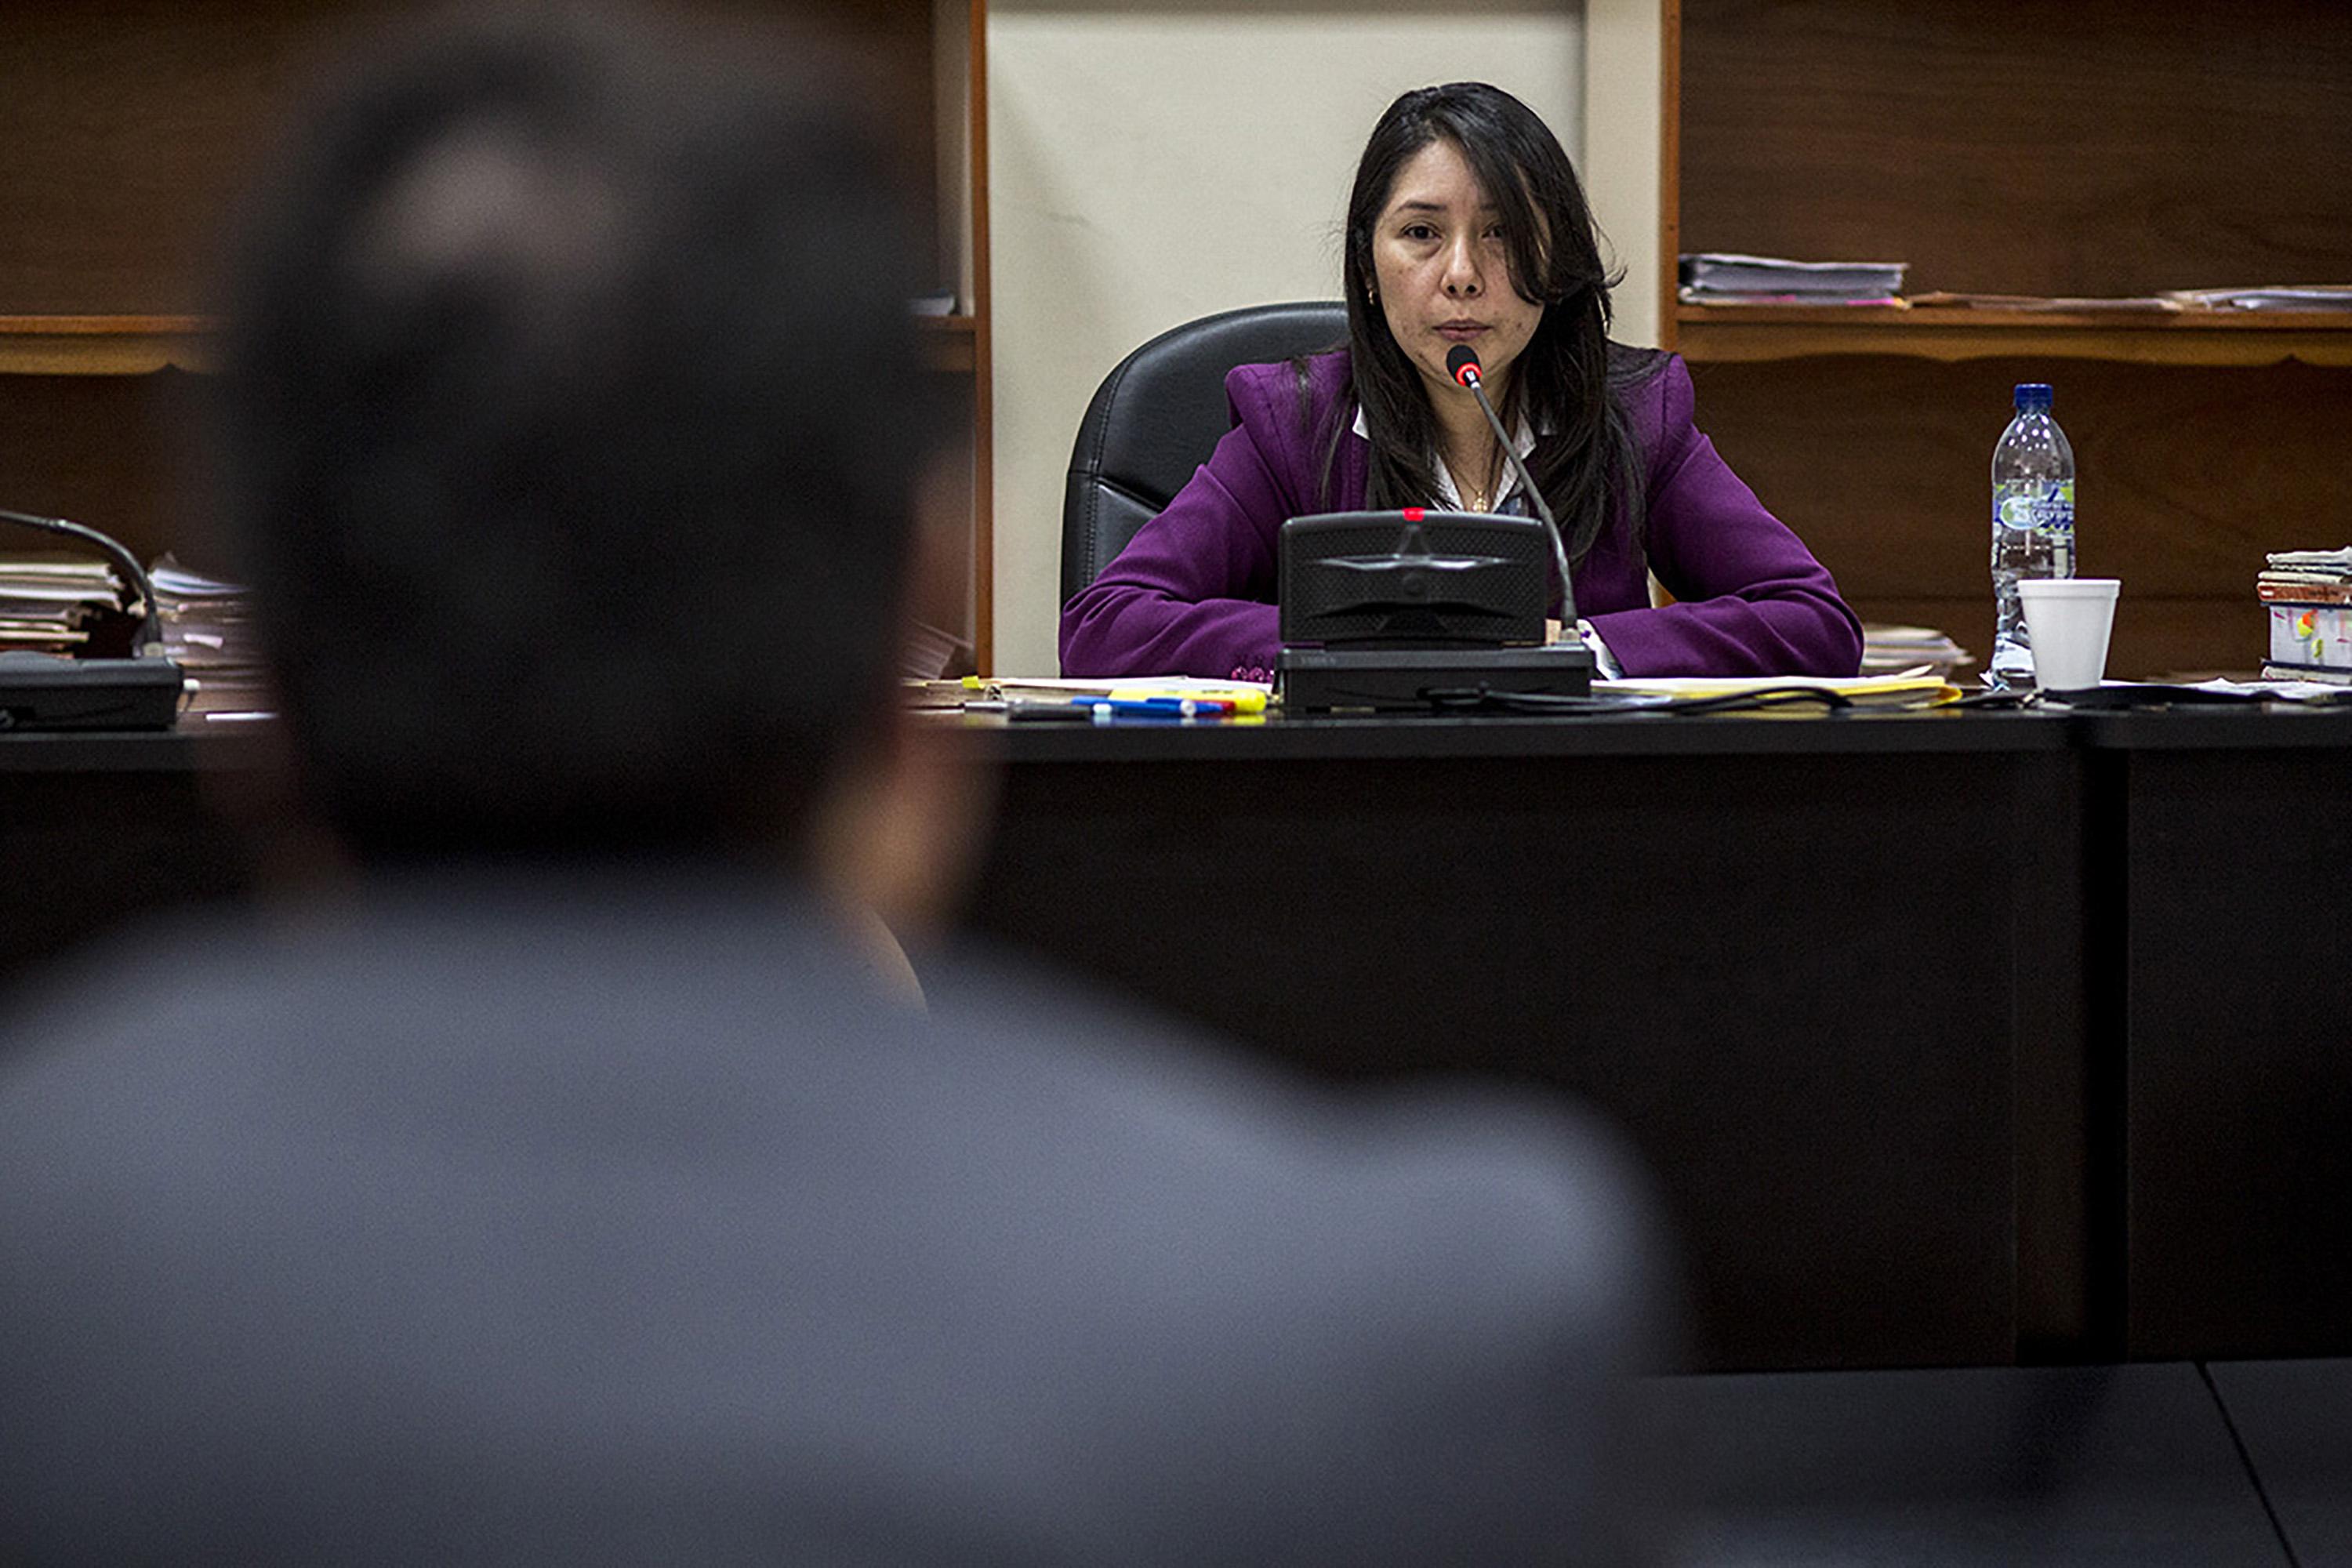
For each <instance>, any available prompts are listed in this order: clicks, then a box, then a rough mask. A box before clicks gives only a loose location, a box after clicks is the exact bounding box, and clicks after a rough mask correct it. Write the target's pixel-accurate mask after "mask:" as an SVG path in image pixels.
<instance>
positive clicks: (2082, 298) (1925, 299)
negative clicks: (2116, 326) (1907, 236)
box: [1910, 289, 2189, 316]
mask: <svg viewBox="0 0 2352 1568" xmlns="http://www.w3.org/2000/svg"><path fill="white" fill-rule="evenodd" d="M1910 300H1911V308H1912V309H1913V310H2026V311H2037V312H2050V313H2062V312H2064V313H2075V314H2082V313H2090V312H2099V313H2111V314H2116V315H2126V316H2131V315H2145V316H2177V315H2179V313H2180V312H2181V311H2183V310H2187V309H2189V307H2188V306H2187V305H2186V304H2184V303H2182V302H2181V301H2180V300H2178V299H2175V298H2173V297H2172V296H2170V295H2168V294H2092V295H2082V294H1955V293H1952V292H1951V291H1949V290H1948V289H1937V290H1936V291H1935V292H1933V293H1931V294H1914V295H1912V296H1911V297H1910Z"/></svg>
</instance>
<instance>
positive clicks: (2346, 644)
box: [2254, 547, 2352, 682]
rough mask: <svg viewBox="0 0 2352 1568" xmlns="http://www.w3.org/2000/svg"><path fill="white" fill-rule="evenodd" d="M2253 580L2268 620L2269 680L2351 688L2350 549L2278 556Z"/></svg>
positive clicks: (2279, 553) (2282, 552)
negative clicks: (2321, 682) (2345, 684)
mask: <svg viewBox="0 0 2352 1568" xmlns="http://www.w3.org/2000/svg"><path fill="white" fill-rule="evenodd" d="M2264 560H2266V561H2267V562H2268V563H2269V564H2268V565H2267V566H2266V567H2265V568H2264V569H2263V572H2262V573H2261V574H2259V575H2258V576H2256V577H2255V579H2254V597H2255V598H2257V599H2259V600H2261V601H2262V604H2263V607H2264V609H2265V610H2266V612H2267V613H2268V615H2269V617H2270V654H2269V659H2268V662H2267V663H2265V664H2264V665H2263V675H2264V676H2265V677H2270V678H2274V679H2288V680H2325V681H2338V682H2352V547H2347V548H2345V549H2342V550H2279V551H2273V552H2272V553H2271V554H2269V555H2268V556H2266V557H2264Z"/></svg>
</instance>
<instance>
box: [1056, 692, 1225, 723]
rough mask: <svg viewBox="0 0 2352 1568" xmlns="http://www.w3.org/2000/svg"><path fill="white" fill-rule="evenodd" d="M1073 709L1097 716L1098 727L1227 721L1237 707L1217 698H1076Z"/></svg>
mask: <svg viewBox="0 0 2352 1568" xmlns="http://www.w3.org/2000/svg"><path fill="white" fill-rule="evenodd" d="M1070 706H1071V707H1073V708H1076V709H1081V710H1085V711H1087V712H1088V713H1091V714H1093V715H1094V721H1095V722H1096V723H1097V724H1108V723H1109V722H1111V721H1113V720H1118V719H1161V720H1166V719H1175V720H1180V721H1181V720H1185V719H1223V718H1224V717H1225V716H1226V715H1227V714H1229V713H1231V712H1233V711H1234V707H1233V704H1232V703H1230V702H1226V701H1223V700H1220V699H1217V698H1213V697H1073V698H1071V699H1070Z"/></svg>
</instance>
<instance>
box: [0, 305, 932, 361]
mask: <svg viewBox="0 0 2352 1568" xmlns="http://www.w3.org/2000/svg"><path fill="white" fill-rule="evenodd" d="M921 327H922V333H923V339H924V344H925V347H926V349H927V350H928V352H929V356H930V362H931V367H932V368H933V369H934V370H938V371H940V372H942V373H945V374H966V375H968V374H971V372H972V369H973V366H974V365H975V363H977V357H976V350H975V346H974V345H975V342H976V340H977V338H978V334H979V324H978V322H977V321H975V320H974V319H973V318H972V317H970V316H926V317H923V318H922V319H921ZM213 331H214V326H213V322H212V321H210V320H209V319H208V318H205V317H203V316H0V375H145V374H148V373H149V372H151V371H158V370H162V369H163V368H164V367H166V366H176V367H178V368H179V369H181V370H204V369H205V368H207V366H208V364H209V363H210V359H209V353H208V351H209V349H210V347H211V337H212V333H213Z"/></svg>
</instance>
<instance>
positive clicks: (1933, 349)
mask: <svg viewBox="0 0 2352 1568" xmlns="http://www.w3.org/2000/svg"><path fill="white" fill-rule="evenodd" d="M1675 327H1676V331H1675V347H1676V348H1677V349H1678V350H1679V351H1680V352H1681V353H1682V354H1683V356H1684V357H1685V359H1689V360H1693V361H1696V362H1701V363H1741V362H1745V363H1761V362H1766V361H1772V360H1788V359H1803V358H1809V357H1813V356H1817V355H1824V354H1890V355H1898V356H1908V357H1912V358H1917V359H1931V360H1948V361H1956V360H1971V359H1991V358H1997V357H2002V356H2016V355H2029V356H2036V357H2042V358H2050V359H2088V360H2110V361H2115V362H2116V363H2127V364H2168V365H2267V364H2281V363H2285V362H2287V361H2289V360H2301V361H2302V362H2304V363H2306V364H2317V365H2352V311H2347V310H2295V311H2257V310H2246V311H2221V310H2204V311H2183V312H2180V313H2179V314H2177V315H2175V314H2164V313H2159V312H2156V311H2149V312H2147V313H2145V314H2142V313H2137V312H2126V311H2107V310H1977V309H1969V308H1964V307H1952V308H1945V307H1937V308H1934V309H1927V310H1905V309H1900V308H1897V307H1894V306H1870V305H1854V306H1805V305H1788V306H1780V305H1773V306H1765V305H1734V306H1723V305H1678V306H1676V307H1675Z"/></svg>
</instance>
